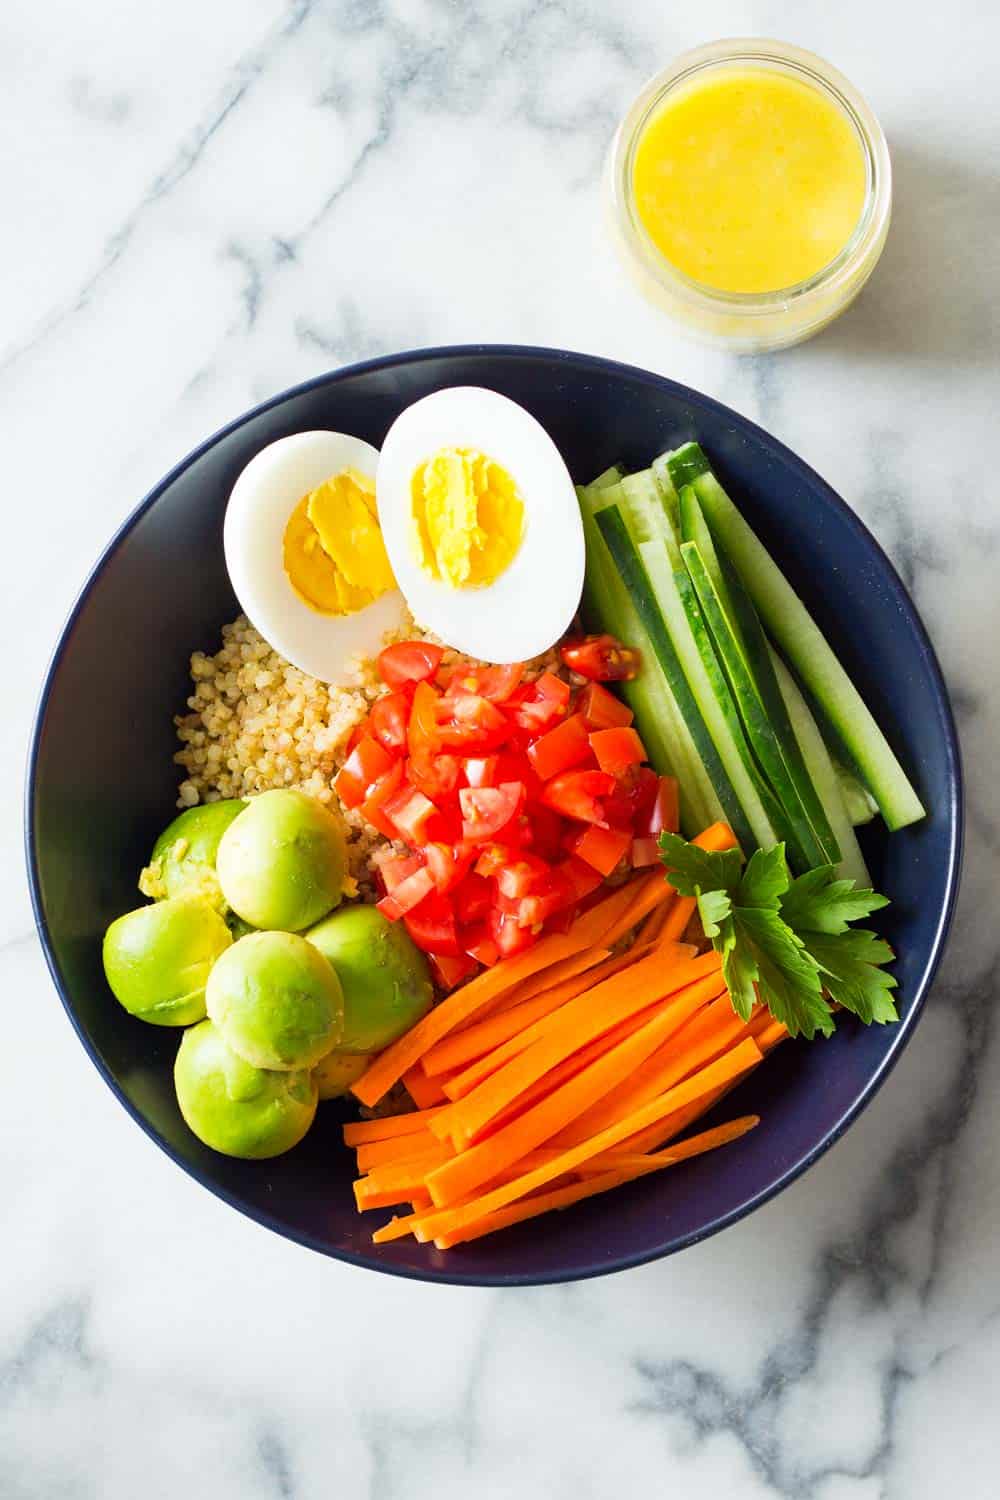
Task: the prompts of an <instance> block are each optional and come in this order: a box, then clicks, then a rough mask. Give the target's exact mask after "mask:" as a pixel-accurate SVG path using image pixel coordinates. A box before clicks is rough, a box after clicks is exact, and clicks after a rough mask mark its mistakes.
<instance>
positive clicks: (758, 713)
mask: <svg viewBox="0 0 1000 1500" xmlns="http://www.w3.org/2000/svg"><path fill="white" fill-rule="evenodd" d="M681 554H682V556H683V558H684V561H685V564H686V565H687V569H688V572H689V574H690V575H691V581H692V583H693V584H694V587H695V592H696V593H697V595H698V601H699V603H700V604H701V607H702V609H703V610H704V612H705V617H706V619H707V620H708V625H709V629H710V630H711V632H712V637H713V639H714V641H715V646H716V649H717V651H718V653H719V656H720V658H721V660H722V663H723V666H724V667H725V670H726V676H727V677H728V679H729V684H730V687H731V688H732V691H733V696H734V698H735V699H736V702H737V704H738V706H739V710H740V715H741V717H742V719H743V723H744V725H745V727H746V732H747V738H748V739H749V741H750V744H751V745H752V746H753V749H754V752H755V754H756V756H757V759H758V761H759V762H760V766H761V769H762V771H763V772H764V775H765V776H766V777H767V779H768V780H769V782H770V783H771V786H772V787H773V789H774V792H775V795H776V796H777V798H778V801H779V802H780V803H781V805H782V807H783V808H784V810H785V814H786V816H787V818H788V820H789V822H790V824H791V826H792V829H793V832H794V834H795V841H796V844H797V845H798V848H799V850H800V851H801V854H802V855H803V856H804V858H805V860H806V868H812V867H813V866H815V865H822V864H833V863H836V861H837V860H839V859H840V850H839V848H837V849H836V851H835V852H833V851H830V852H828V851H827V849H826V848H825V847H824V846H823V844H821V843H820V841H819V839H818V838H817V836H816V834H815V832H814V831H813V827H812V824H811V822H810V819H809V816H808V814H807V813H806V810H805V808H804V807H803V806H802V802H801V799H800V797H799V795H798V792H797V790H796V787H795V783H794V781H793V780H792V777H791V774H790V772H789V768H788V759H789V758H791V754H792V752H791V748H790V746H789V745H788V743H787V741H786V742H783V739H784V737H783V736H779V732H778V725H776V724H775V723H774V721H773V719H772V718H771V716H770V715H769V714H768V712H767V710H766V708H765V706H764V703H763V700H762V698H761V695H760V692H759V690H758V686H757V681H756V678H755V675H754V671H753V669H752V667H751V665H750V662H749V661H748V659H747V658H746V656H745V655H744V653H743V649H742V647H741V645H740V642H739V641H738V640H737V638H736V635H735V633H734V631H733V629H732V626H731V624H730V621H729V620H728V619H727V617H726V614H725V611H724V610H723V607H722V604H721V601H720V599H719V596H718V594H717V593H716V592H715V589H714V588H713V587H712V581H711V579H710V578H709V576H708V573H707V571H706V569H705V565H704V562H703V560H702V557H701V554H700V552H699V551H698V548H697V547H696V546H695V545H694V543H693V542H684V543H683V544H682V546H681ZM785 722H786V724H787V714H786V715H785ZM787 734H788V738H789V739H790V738H791V726H788V731H787ZM797 750H798V747H797V745H796V752H797ZM831 837H832V835H831ZM789 852H791V851H789Z"/></svg>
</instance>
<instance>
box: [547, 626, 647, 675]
mask: <svg viewBox="0 0 1000 1500" xmlns="http://www.w3.org/2000/svg"><path fill="white" fill-rule="evenodd" d="M559 655H560V657H561V658H562V660H563V662H564V663H565V665H566V666H567V667H569V669H570V671H571V672H576V673H577V674H578V675H579V676H580V677H586V678H588V679H589V680H590V681H591V682H628V681H629V680H630V679H631V678H633V677H634V676H635V675H636V673H637V672H638V670H639V665H640V663H639V653H638V651H633V650H632V648H631V646H625V645H623V644H622V642H621V641H620V640H618V639H617V637H615V636H613V635H585V636H580V637H578V638H577V639H576V640H572V641H564V642H563V644H562V645H561V646H560V647H559Z"/></svg>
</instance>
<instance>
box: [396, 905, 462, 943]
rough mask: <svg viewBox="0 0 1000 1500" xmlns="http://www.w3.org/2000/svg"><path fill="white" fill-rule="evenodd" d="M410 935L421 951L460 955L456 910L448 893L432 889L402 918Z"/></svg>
mask: <svg viewBox="0 0 1000 1500" xmlns="http://www.w3.org/2000/svg"><path fill="white" fill-rule="evenodd" d="M403 921H404V923H405V924H406V930H407V932H408V933H409V934H410V937H411V938H412V939H413V941H414V942H415V943H416V945H417V947H418V948H421V949H422V950H423V952H424V953H439V954H443V955H444V956H445V957H446V958H460V957H461V955H462V952H463V949H462V946H461V944H460V943H459V941H458V929H457V928H456V926H455V912H454V909H453V907H452V905H451V902H450V901H449V900H448V898H447V896H442V895H441V893H440V891H435V890H432V891H431V893H430V895H428V896H425V897H424V899H423V900H422V901H421V902H420V904H419V905H418V906H415V907H414V908H413V910H412V911H408V912H407V913H406V916H405V917H404V918H403Z"/></svg>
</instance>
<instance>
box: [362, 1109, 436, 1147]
mask: <svg viewBox="0 0 1000 1500" xmlns="http://www.w3.org/2000/svg"><path fill="white" fill-rule="evenodd" d="M438 1113H439V1111H438V1110H436V1109H423V1110H418V1109H414V1110H411V1111H410V1112H409V1113H408V1114H405V1115H383V1116H382V1117H381V1118H380V1119H377V1120H348V1121H347V1122H346V1123H345V1125H344V1127H343V1128H344V1145H345V1146H365V1145H367V1144H368V1143H369V1141H388V1140H393V1139H395V1137H396V1136H398V1135H412V1134H414V1133H416V1134H419V1133H420V1131H422V1130H426V1129H427V1122H428V1120H429V1119H430V1118H431V1116H432V1115H435V1114H438Z"/></svg>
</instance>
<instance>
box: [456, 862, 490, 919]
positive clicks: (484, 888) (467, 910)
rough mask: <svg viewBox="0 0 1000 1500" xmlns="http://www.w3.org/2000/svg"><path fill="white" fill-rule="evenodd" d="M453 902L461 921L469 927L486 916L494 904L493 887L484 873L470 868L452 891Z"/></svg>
mask: <svg viewBox="0 0 1000 1500" xmlns="http://www.w3.org/2000/svg"><path fill="white" fill-rule="evenodd" d="M452 902H453V904H454V907H455V915H456V917H457V918H458V920H459V922H460V923H461V924H462V926H463V927H468V926H470V925H471V924H472V923H473V922H479V921H481V920H482V918H483V917H485V916H486V913H487V912H488V911H489V909H490V907H491V906H492V905H493V889H492V887H491V885H490V883H489V881H488V880H485V879H484V878H483V876H482V875H477V874H476V872H475V870H470V871H469V873H468V874H467V875H466V876H464V877H463V879H462V880H461V881H459V883H458V885H457V886H456V887H455V889H454V891H453V892H452Z"/></svg>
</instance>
